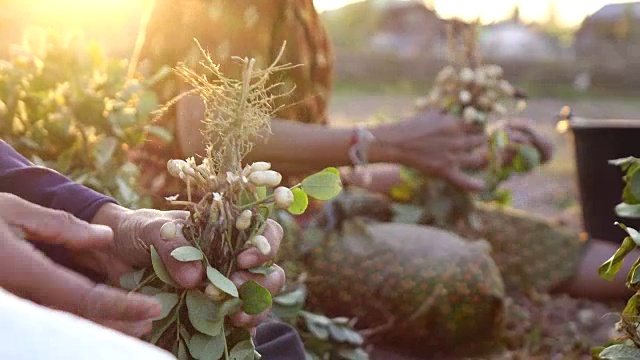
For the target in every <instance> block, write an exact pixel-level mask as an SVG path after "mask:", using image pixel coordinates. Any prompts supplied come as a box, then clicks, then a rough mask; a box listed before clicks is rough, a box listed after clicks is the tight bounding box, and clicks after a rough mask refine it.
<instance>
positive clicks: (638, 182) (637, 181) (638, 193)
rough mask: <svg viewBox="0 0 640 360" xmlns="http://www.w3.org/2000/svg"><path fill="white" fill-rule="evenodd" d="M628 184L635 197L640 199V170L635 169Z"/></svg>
mask: <svg viewBox="0 0 640 360" xmlns="http://www.w3.org/2000/svg"><path fill="white" fill-rule="evenodd" d="M627 186H628V187H629V191H631V194H632V195H633V197H634V198H636V199H640V171H635V172H634V173H633V174H632V175H631V176H630V178H628V179H627Z"/></svg>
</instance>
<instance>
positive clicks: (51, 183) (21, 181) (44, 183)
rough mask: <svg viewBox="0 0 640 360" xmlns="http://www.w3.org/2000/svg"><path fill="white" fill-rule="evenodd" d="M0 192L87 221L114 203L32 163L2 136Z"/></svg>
mask: <svg viewBox="0 0 640 360" xmlns="http://www.w3.org/2000/svg"><path fill="white" fill-rule="evenodd" d="M0 192H6V193H11V194H14V195H17V196H18V197H20V198H22V199H25V200H27V201H29V202H31V203H34V204H38V205H40V206H43V207H46V208H50V209H56V210H62V211H65V212H68V213H70V214H73V216H75V217H77V218H79V219H81V220H84V221H87V222H91V220H92V219H93V217H94V216H95V214H96V213H97V212H98V210H99V209H100V208H101V207H102V206H103V205H105V204H107V203H116V201H115V200H114V199H112V198H110V197H108V196H105V195H103V194H100V193H98V192H96V191H93V190H91V189H89V188H87V187H85V186H83V185H80V184H78V183H75V182H73V181H71V180H69V179H68V178H67V177H65V176H64V175H62V174H60V173H58V172H56V171H53V170H51V169H47V168H44V167H41V166H36V165H34V164H33V163H31V162H30V161H29V160H27V159H26V158H24V157H23V156H22V155H20V154H18V153H17V152H16V151H15V150H14V149H13V148H12V147H11V146H9V144H7V143H6V142H4V141H2V140H0Z"/></svg>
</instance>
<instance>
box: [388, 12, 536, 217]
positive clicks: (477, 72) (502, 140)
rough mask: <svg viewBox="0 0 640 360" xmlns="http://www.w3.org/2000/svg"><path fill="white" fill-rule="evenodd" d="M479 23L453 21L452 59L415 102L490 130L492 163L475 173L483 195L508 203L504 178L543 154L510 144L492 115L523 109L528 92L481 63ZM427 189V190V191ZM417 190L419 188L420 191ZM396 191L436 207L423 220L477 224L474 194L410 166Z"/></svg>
mask: <svg viewBox="0 0 640 360" xmlns="http://www.w3.org/2000/svg"><path fill="white" fill-rule="evenodd" d="M476 28H477V27H476V26H475V24H463V23H455V24H450V26H449V28H448V40H449V51H450V56H451V64H450V65H448V66H446V67H445V68H444V69H442V70H441V71H440V72H439V73H438V75H437V78H436V81H435V85H434V87H433V88H432V90H431V91H430V93H429V94H428V96H427V97H425V98H421V99H419V100H418V101H417V102H416V108H417V110H420V111H422V110H426V109H429V108H432V109H436V110H438V111H442V112H444V113H448V114H452V115H455V116H457V117H460V118H461V119H463V121H465V122H467V123H469V124H473V125H475V126H479V127H480V128H481V130H482V131H484V132H485V133H487V135H488V137H489V144H488V145H489V157H488V163H489V165H488V166H487V168H486V169H485V170H483V171H481V172H476V173H474V175H476V176H481V177H482V178H483V179H484V180H485V182H486V185H487V186H486V188H485V190H484V191H483V192H482V193H481V194H480V199H481V200H484V201H496V202H499V203H502V204H506V203H509V201H510V194H509V193H508V192H506V191H499V189H498V187H499V185H500V183H502V182H503V181H505V180H507V179H508V178H509V177H511V176H512V175H513V174H514V173H519V172H526V171H529V170H531V169H532V168H534V167H536V166H538V165H539V163H540V154H539V153H538V151H537V150H536V149H535V148H534V147H533V146H530V145H522V144H518V145H516V144H514V143H510V141H509V136H508V133H507V131H505V129H504V127H502V126H498V124H493V123H491V120H492V118H493V117H499V116H505V115H507V114H508V113H509V110H508V109H510V108H511V109H512V112H517V111H521V110H523V109H524V108H525V106H526V100H525V98H526V96H525V94H524V93H523V92H522V91H521V90H519V89H517V88H515V87H514V86H513V85H512V84H511V83H509V81H507V80H506V79H504V77H503V73H504V71H503V69H502V68H501V67H500V66H498V65H494V64H484V63H482V60H481V57H480V54H479V51H478V49H477V34H476ZM508 146H510V147H512V148H514V149H515V150H516V151H515V155H514V156H513V158H512V159H505V158H504V157H503V154H504V153H505V149H506V148H507V147H508ZM469 172H471V170H469ZM425 188H427V189H428V190H426V191H424V189H425ZM416 191H417V192H420V194H418V195H417V196H416V194H415V192H416ZM394 193H395V194H394V195H395V197H396V198H397V199H401V200H405V201H409V200H412V201H413V202H415V201H416V200H417V201H418V202H420V203H421V204H422V205H425V204H426V206H427V208H431V209H427V210H428V211H427V212H426V213H425V214H424V218H423V219H422V221H423V223H428V224H432V225H437V226H442V227H449V228H451V227H455V225H456V224H457V223H458V222H459V221H464V222H466V223H468V224H471V225H474V219H473V198H472V196H471V195H470V194H469V193H468V192H466V191H462V190H459V189H457V188H454V187H453V186H451V185H449V184H448V183H445V182H443V181H439V180H434V179H428V178H424V177H421V176H419V175H417V174H415V173H414V172H413V171H407V172H406V173H405V184H403V185H402V186H400V187H398V188H396V189H394ZM414 197H417V198H418V199H415V198H414ZM422 197H426V199H422ZM412 198H414V199H412ZM474 227H475V226H474Z"/></svg>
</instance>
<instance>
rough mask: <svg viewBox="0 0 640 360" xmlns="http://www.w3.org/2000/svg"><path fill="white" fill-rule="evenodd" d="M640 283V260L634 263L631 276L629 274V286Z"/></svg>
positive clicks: (630, 271) (630, 272)
mask: <svg viewBox="0 0 640 360" xmlns="http://www.w3.org/2000/svg"><path fill="white" fill-rule="evenodd" d="M639 283H640V258H638V259H636V262H635V263H633V266H632V267H631V270H629V274H627V286H636V285H638V284H639Z"/></svg>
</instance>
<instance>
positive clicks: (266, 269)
mask: <svg viewBox="0 0 640 360" xmlns="http://www.w3.org/2000/svg"><path fill="white" fill-rule="evenodd" d="M274 271H275V269H274V268H273V266H271V265H269V266H267V265H262V266H258V267H254V268H251V269H249V272H250V273H252V274H258V275H269V274H272V273H273V272H274Z"/></svg>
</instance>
